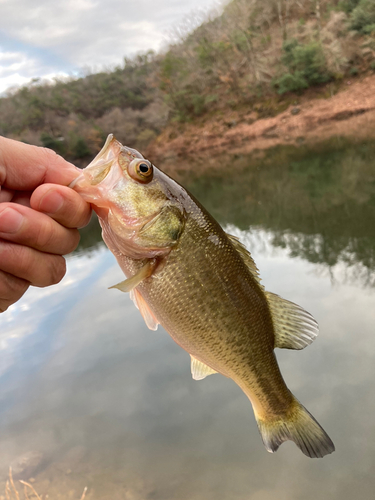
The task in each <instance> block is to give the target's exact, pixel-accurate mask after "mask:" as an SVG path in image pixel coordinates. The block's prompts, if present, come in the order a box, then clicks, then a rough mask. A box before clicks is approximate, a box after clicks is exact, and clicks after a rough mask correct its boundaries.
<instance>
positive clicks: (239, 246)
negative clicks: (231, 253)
mask: <svg viewBox="0 0 375 500" xmlns="http://www.w3.org/2000/svg"><path fill="white" fill-rule="evenodd" d="M226 234H227V236H228V238H229V240H230V242H231V243H232V245H233V246H234V248H235V249H236V250H237V252H238V253H239V254H240V255H241V257H242V260H243V261H244V262H245V264H246V266H247V267H248V269H249V271H250V272H251V274H252V275H253V276H254V278H255V279H256V281H257V283H258V284H259V285H260V286H261V287H262V289H263V290H264V287H263V285H262V283H261V282H260V276H259V270H258V268H257V266H256V264H255V262H254V259H253V258H252V256H251V253H250V252H249V250H248V249H247V248H246V247H245V245H244V244H243V243H241V242H240V240H239V239H238V238H237V236H233V235H232V234H228V233H226Z"/></svg>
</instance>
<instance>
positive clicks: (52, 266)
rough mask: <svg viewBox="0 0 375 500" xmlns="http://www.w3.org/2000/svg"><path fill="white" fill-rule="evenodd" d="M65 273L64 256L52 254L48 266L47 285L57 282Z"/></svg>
mask: <svg viewBox="0 0 375 500" xmlns="http://www.w3.org/2000/svg"><path fill="white" fill-rule="evenodd" d="M65 273H66V262H65V259H64V257H61V256H60V255H54V256H52V257H51V259H50V262H49V266H48V283H47V284H46V285H45V286H48V285H56V284H57V283H59V282H60V281H61V280H62V279H63V277H64V276H65Z"/></svg>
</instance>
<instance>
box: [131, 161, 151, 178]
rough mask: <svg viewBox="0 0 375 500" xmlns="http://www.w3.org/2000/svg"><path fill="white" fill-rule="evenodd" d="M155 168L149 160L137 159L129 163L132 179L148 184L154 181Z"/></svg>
mask: <svg viewBox="0 0 375 500" xmlns="http://www.w3.org/2000/svg"><path fill="white" fill-rule="evenodd" d="M153 170H154V169H153V167H152V165H151V163H150V162H149V161H148V160H141V159H139V158H135V159H134V160H132V161H131V162H130V163H129V167H128V172H129V175H130V177H131V178H132V179H134V180H135V181H138V182H143V183H147V182H150V181H151V180H152V177H153Z"/></svg>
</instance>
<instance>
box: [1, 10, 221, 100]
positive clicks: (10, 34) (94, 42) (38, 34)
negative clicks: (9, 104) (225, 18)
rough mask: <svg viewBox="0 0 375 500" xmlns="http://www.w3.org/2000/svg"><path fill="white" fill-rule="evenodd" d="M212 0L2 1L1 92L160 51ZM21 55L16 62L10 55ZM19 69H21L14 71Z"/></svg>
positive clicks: (113, 64) (120, 62)
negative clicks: (186, 20) (176, 28)
mask: <svg viewBox="0 0 375 500" xmlns="http://www.w3.org/2000/svg"><path fill="white" fill-rule="evenodd" d="M210 5H213V0H185V1H184V2H181V1H180V0H159V1H158V2H155V1H153V0H138V1H137V2H134V1H130V0H108V1H107V2H106V3H105V4H104V3H102V2H99V1H96V0H69V1H56V2H53V1H51V0H37V1H36V2H33V3H30V2H29V1H28V0H0V7H1V17H0V35H1V46H0V92H1V91H3V90H4V89H5V88H7V86H8V85H9V84H10V85H14V84H19V83H25V82H26V81H28V80H30V79H31V78H35V77H45V76H46V75H47V74H50V75H51V74H73V75H74V74H77V73H78V72H79V70H80V69H81V68H83V67H91V68H95V69H98V68H101V67H110V66H115V65H118V64H122V62H123V58H124V56H131V55H134V54H135V53H137V52H140V51H146V50H148V49H153V50H159V49H160V48H161V47H162V46H163V44H164V45H165V44H166V41H167V39H168V32H169V31H170V30H171V29H172V27H173V26H174V25H176V24H179V23H181V21H182V20H183V19H184V17H185V16H186V15H188V14H189V13H191V12H193V11H194V10H197V9H202V8H204V7H207V6H210ZM12 54H18V56H17V61H18V62H16V63H15V62H12V61H11V59H12V57H11V55H12ZM14 64H16V65H17V64H18V65H19V67H15V66H14Z"/></svg>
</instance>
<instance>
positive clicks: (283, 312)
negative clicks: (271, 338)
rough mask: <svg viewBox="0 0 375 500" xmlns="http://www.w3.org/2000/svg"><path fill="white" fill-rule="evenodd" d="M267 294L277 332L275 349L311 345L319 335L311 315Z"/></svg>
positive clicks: (316, 324)
mask: <svg viewBox="0 0 375 500" xmlns="http://www.w3.org/2000/svg"><path fill="white" fill-rule="evenodd" d="M265 293H266V298H267V302H268V305H269V307H270V311H271V316H272V321H273V326H274V330H275V347H279V348H281V349H303V348H304V347H306V346H308V345H310V344H311V343H312V342H313V340H315V338H316V337H317V335H318V333H319V327H318V323H317V322H316V321H315V319H314V318H313V317H312V316H311V314H310V313H308V312H307V311H305V310H304V309H303V308H302V307H300V306H297V304H294V303H293V302H289V300H285V299H282V298H281V297H279V296H278V295H275V294H274V293H271V292H265Z"/></svg>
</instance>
